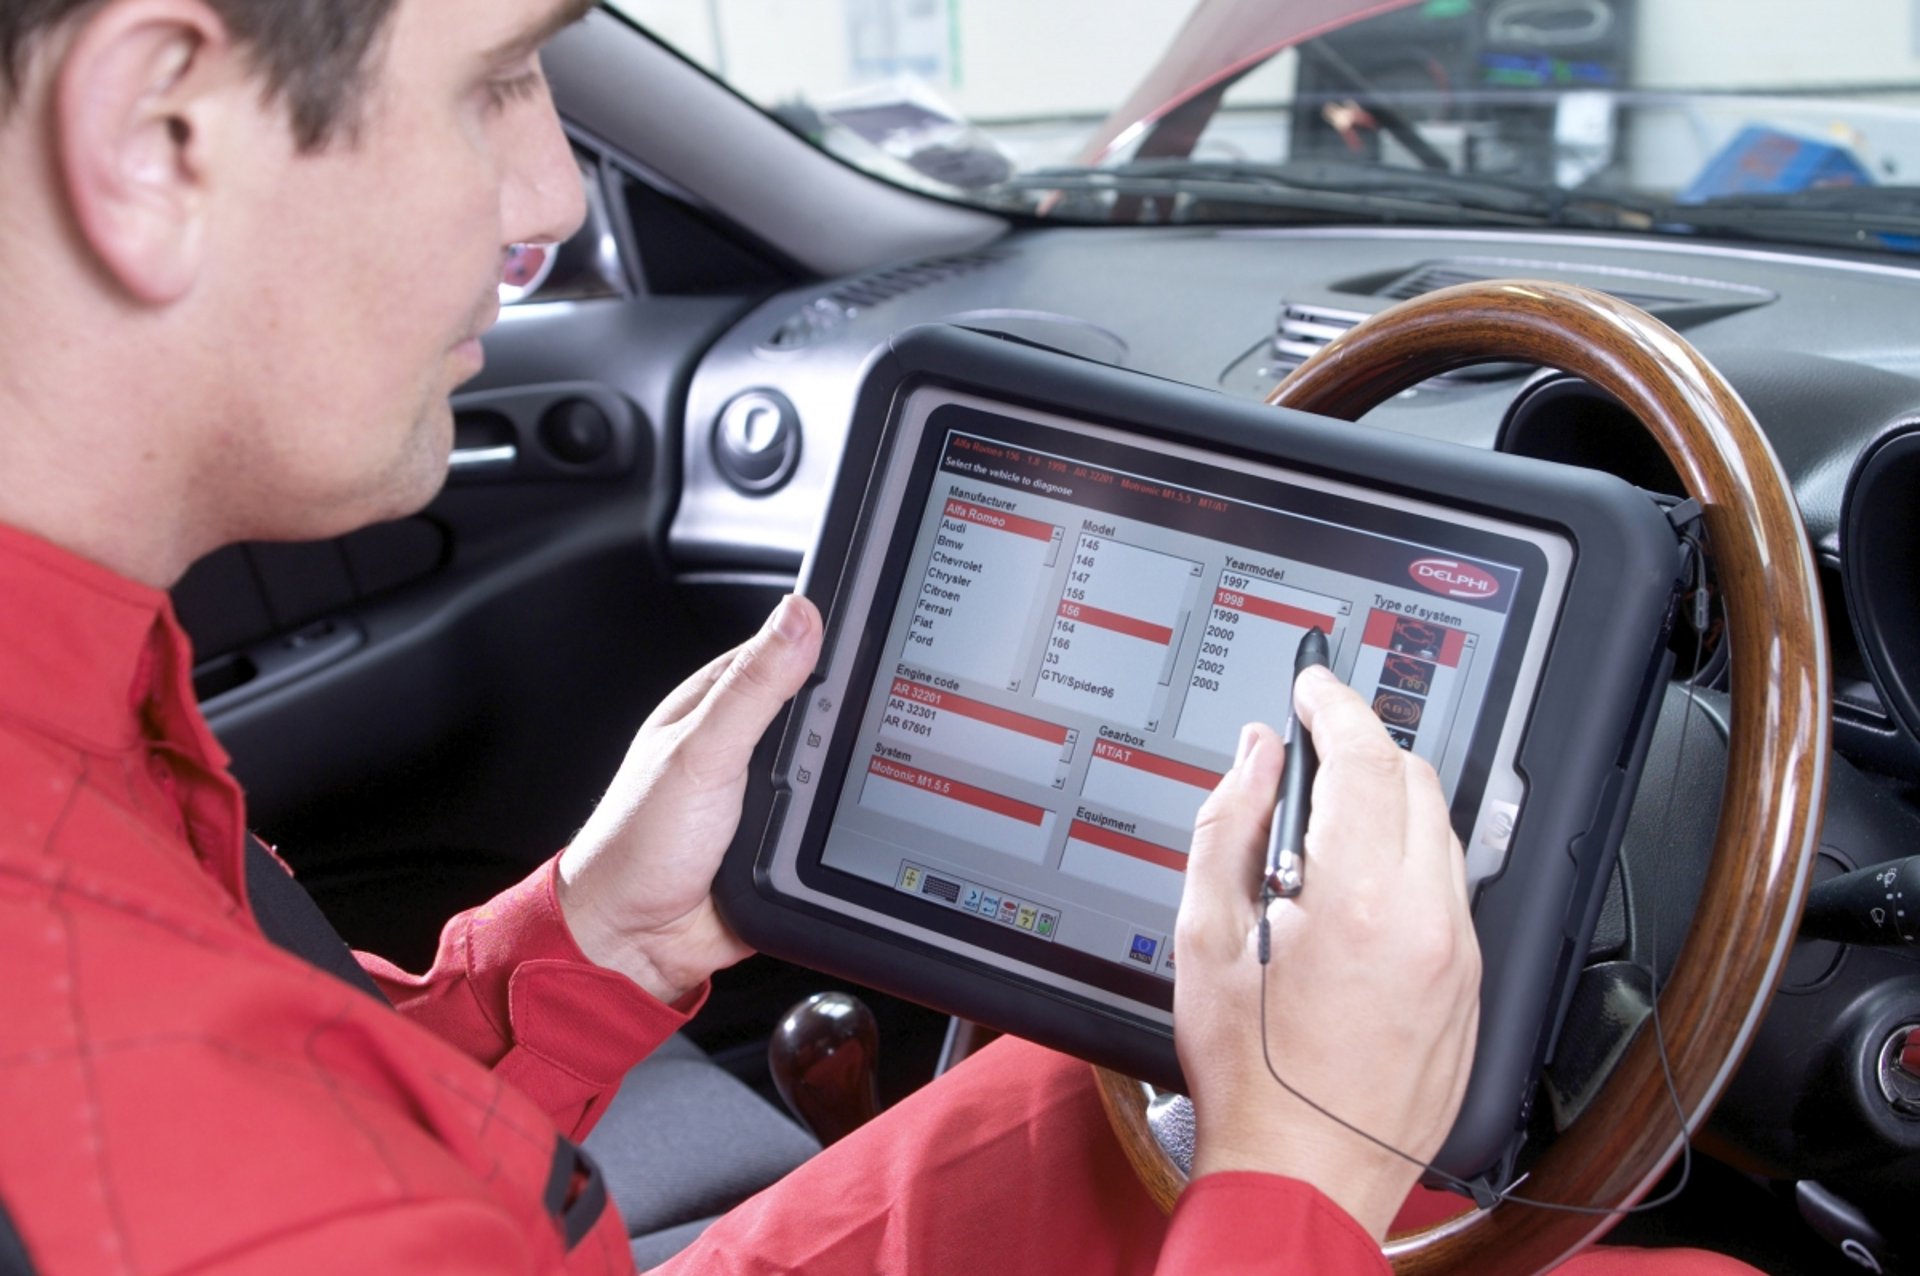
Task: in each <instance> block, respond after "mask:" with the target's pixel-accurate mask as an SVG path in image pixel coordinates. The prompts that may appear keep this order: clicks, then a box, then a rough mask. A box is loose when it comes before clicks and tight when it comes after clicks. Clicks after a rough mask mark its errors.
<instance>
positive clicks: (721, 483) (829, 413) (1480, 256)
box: [670, 228, 1920, 774]
mask: <svg viewBox="0 0 1920 1276" xmlns="http://www.w3.org/2000/svg"><path fill="white" fill-rule="evenodd" d="M1497 278H1545V279H1554V280H1561V281H1565V282H1569V283H1576V284H1582V285H1585V286H1587V287H1590V288H1595V289H1598V290H1601V291H1604V292H1608V293H1611V294H1613V295H1615V296H1618V297H1621V298H1622V299H1624V300H1627V301H1630V302H1632V303H1634V304H1636V305H1638V306H1640V307H1641V308H1642V309H1645V310H1648V311H1649V312H1651V313H1653V314H1654V315H1656V316H1657V317H1659V318H1661V319H1663V320H1664V321H1665V322H1666V323H1668V324H1669V325H1670V326H1672V327H1674V328H1675V329H1676V330H1678V331H1679V332H1680V333H1681V334H1682V335H1683V336H1685V337H1686V338H1687V339H1688V340H1689V341H1690V342H1692V343H1693V344H1694V345H1695V346H1696V347H1697V348H1698V349H1699V350H1700V351H1701V353H1702V354H1704V355H1705V356H1706V357H1707V358H1708V360H1709V361H1711V362H1712V363H1714V365H1715V366H1716V367H1718V368H1719V369H1720V370H1721V372H1722V373H1723V374H1724V375H1725V376H1726V377H1727V378H1728V380H1729V381H1730V382H1731V383H1732V385H1733V387H1734V388H1735V390H1736V391H1738V392H1739V393H1740V395H1741V396H1742V398H1743V399H1744V400H1745V401H1746V402H1747V404H1748V406H1749V407H1750V408H1751V409H1752V411H1753V413H1754V415H1755V417H1756V418H1757V419H1758V420H1759V422H1760V424H1761V426H1762V428H1763V429H1764V430H1765V431H1766V433H1767V435H1768V437H1769V439H1770V441H1771V442H1772V444H1773V447H1774V449H1775V450H1776V452H1778V453H1779V455H1780V457H1781V460H1782V462H1783V464H1784V465H1785V467H1786V469H1787V472H1788V474H1789V476H1790V478H1791V481H1792V483H1793V487H1794V491H1795V495H1796V496H1797V498H1798V500H1799V502H1800V507H1801V510H1802V513H1803V515H1804V517H1805V519H1806V522H1807V527H1808V532H1809V534H1810V536H1811V538H1812V542H1813V546H1814V549H1815V553H1816V556H1817V558H1818V560H1819V562H1820V565H1821V568H1822V573H1823V577H1824V578H1825V580H1826V582H1827V583H1828V585H1829V590H1828V593H1829V597H1828V604H1829V609H1828V620H1829V625H1830V627H1831V631H1832V639H1833V645H1834V658H1835V665H1836V668H1835V671H1834V672H1835V680H1834V687H1835V691H1836V696H1835V734H1836V740H1837V744H1838V747H1839V750H1840V752H1841V753H1842V754H1843V755H1846V756H1850V757H1853V758H1855V759H1856V760H1858V761H1861V762H1862V763H1864V764H1866V765H1868V766H1869V767H1872V768H1874V769H1877V770H1887V771H1893V772H1895V773H1906V774H1911V773H1912V772H1913V771H1914V770H1915V769H1920V751H1917V750H1916V749H1915V748H1914V745H1913V740H1912V733H1911V730H1910V728H1912V727H1914V726H1920V723H1916V722H1913V721H1912V720H1908V721H1906V722H1905V723H1904V724H1903V723H1902V722H1901V720H1900V706H1899V704H1898V702H1899V700H1900V696H1901V692H1900V688H1903V687H1904V686H1905V684H1906V682H1907V681H1908V680H1910V679H1913V678H1914V677H1915V675H1913V674H1906V673H1904V671H1905V670H1907V669H1909V668H1915V669H1920V647H1917V645H1920V635H1913V634H1906V633H1900V632H1892V633H1889V632H1882V629H1883V628H1885V626H1880V627H1867V628H1866V629H1865V631H1864V632H1862V631H1857V630H1856V627H1855V621H1854V617H1855V616H1856V615H1858V616H1863V617H1879V616H1882V615H1885V616H1889V617H1891V616H1897V615H1899V614H1901V613H1902V612H1903V610H1904V609H1906V608H1908V607H1909V606H1911V602H1910V600H1909V599H1908V597H1907V595H1913V596H1915V597H1916V598H1920V583H1916V582H1915V581H1914V580H1913V579H1912V578H1911V576H1910V574H1909V572H1908V571H1907V570H1906V565H1907V558H1906V546H1905V545H1901V546H1898V547H1895V546H1891V545H1882V544H1876V545H1872V546H1866V545H1863V546H1861V547H1859V550H1860V556H1861V558H1862V559H1863V560H1864V561H1863V562H1862V563H1860V564H1859V565H1858V566H1859V568H1860V570H1853V569H1854V567H1855V564H1853V563H1852V562H1851V561H1850V555H1849V553H1848V550H1849V549H1850V548H1853V547H1849V546H1846V545H1843V543H1842V542H1843V535H1842V529H1843V527H1844V525H1845V522H1846V519H1847V517H1848V516H1849V515H1852V516H1854V517H1864V518H1867V519H1868V520H1869V522H1870V523H1873V524H1876V525H1877V523H1878V522H1879V521H1886V520H1889V519H1891V520H1893V521H1895V522H1897V521H1898V519H1897V517H1896V516H1895V514H1894V511H1896V510H1898V509H1901V508H1905V507H1907V506H1910V505H1912V504H1913V503H1914V501H1915V498H1916V497H1920V469H1904V470H1902V471H1901V472H1898V473H1893V474H1890V475H1889V476H1888V477H1887V479H1886V480H1885V481H1882V482H1880V483H1877V484H1875V485H1873V487H1872V489H1871V490H1870V491H1866V492H1865V493H1864V494H1863V500H1870V503H1871V504H1872V505H1874V506H1876V507H1879V506H1884V507H1885V508H1884V509H1874V510H1869V509H1866V508H1864V506H1863V507H1861V508H1853V509H1850V508H1848V507H1847V504H1846V498H1847V495H1848V484H1849V480H1850V479H1851V478H1852V476H1853V473H1854V470H1855V469H1856V466H1857V465H1858V463H1859V462H1860V460H1861V458H1862V457H1863V455H1864V454H1866V453H1867V452H1868V451H1870V450H1871V449H1872V448H1873V446H1874V445H1875V444H1876V443H1884V441H1885V440H1886V439H1887V438H1888V437H1889V436H1894V435H1898V434H1899V433H1901V432H1903V431H1904V430H1906V429H1908V428H1911V427H1912V426H1914V425H1915V424H1916V423H1920V348H1916V347H1914V346H1912V345H1910V344H1905V343H1903V342H1902V341H1901V340H1900V335H1901V333H1902V332H1903V330H1904V329H1905V326H1906V325H1905V320H1906V316H1907V315H1908V314H1909V313H1910V312H1911V307H1912V306H1913V305H1914V303H1915V299H1916V297H1917V296H1920V268H1912V267H1907V266H1902V265H1897V264H1886V263H1881V262H1864V261H1860V260H1855V259H1848V258H1844V257H1840V256H1837V255H1824V256H1823V255H1817V254H1813V253H1804V252H1783V251H1779V250H1774V249H1758V248H1749V247H1729V246H1725V245H1716V244H1709V243H1702V242H1693V241H1687V240H1672V239H1651V238H1646V237H1639V238H1628V237H1602V236H1592V237H1576V236H1570V235H1565V234H1542V235H1535V236H1528V235H1522V234H1512V233H1497V232H1482V231H1442V230H1414V229H1399V228H1355V229H1329V228H1312V229H1238V228H1228V229H1189V228H1167V229H1151V228H1149V229H1106V228H1101V229H1092V228H1088V229H1034V230H1027V231H1016V232H1015V233H1013V234H1011V235H1009V236H1007V237H1006V238H1005V239H1003V240H1001V241H999V242H998V243H996V244H993V245H991V246H988V247H986V248H982V249H978V250H974V251H971V252H965V253H959V254H952V255H948V256H945V257H939V258H935V259H932V260H928V261H923V262H913V263H907V264H905V265H902V266H896V267H891V268H887V269H884V270H880V271H875V272H872V273H871V274H868V275H863V276H856V277H854V278H852V279H847V280H839V281H831V282H827V283H823V284H820V285H815V286H811V287H807V288H803V289H798V290H793V291H788V292H783V293H780V294H779V295H777V296H775V297H773V298H772V299H770V300H768V301H766V302H765V303H763V304H761V305H760V306H758V307H757V308H755V309H754V310H752V311H751V312H750V313H749V314H747V315H746V316H745V318H743V319H742V320H740V321H739V322H738V323H736V324H735V325H734V326H733V327H732V328H731V329H730V330H729V331H728V332H727V333H726V334H725V335H724V336H722V337H721V338H720V339H719V341H717V342H716V343H715V344H714V345H713V347H712V349H711V350H710V351H709V352H708V354H707V355H706V357H705V358H704V359H703V360H702V361H701V363H700V365H699V367H698V369H697V370H696V372H695V374H694V376H693V379H692V383H691V385H690V387H689V390H688V395H687V401H686V411H685V415H684V420H683V430H684V436H683V439H682V445H683V451H682V455H683V458H684V475H683V481H684V488H683V490H682V493H681V499H680V503H679V506H678V510H677V512H676V514H675V517H674V519H673V522H672V525H671V529H670V547H671V552H672V555H673V557H674V560H675V562H676V563H677V564H678V565H679V566H680V567H681V568H682V569H684V570H689V571H695V572H701V571H712V570H716V569H729V568H731V569H739V568H756V569H761V570H774V571H781V570H787V571H791V570H793V569H796V568H797V567H798V564H799V562H800V559H801V556H802V555H803V554H804V553H805V551H806V549H807V547H808V546H809V545H810V544H811V543H812V540H813V535H814V530H815V525H816V521H817V519H818V516H819V511H820V509H821V506H822V504H823V502H824V500H825V496H826V492H827V490H828V486H829V484H830V483H831V481H832V479H833V476H834V474H835V473H836V471H837V467H838V465H839V462H840V456H841V450H842V442H843V439H844V432H845V429H846V423H847V418H848V414H849V412H850V411H851V408H852V404H853V396H854V393H855V390H856V387H857V385H858V383H859V379H860V370H861V368H862V365H863V364H864V363H865V361H866V360H867V359H868V357H869V356H870V355H871V354H872V352H873V351H874V350H875V349H876V347H878V346H879V345H880V344H881V343H883V342H884V341H885V340H886V339H887V337H888V336H890V335H891V334H893V333H895V332H898V331H900V330H902V329H904V328H906V327H909V326H912V325H914V324H920V323H954V324H961V325H965V326H968V327H973V328H979V329H982V330H986V331H992V332H999V333H1004V334H1006V335H1008V336H1011V337H1014V338H1017V339H1021V340H1025V341H1030V342H1033V343H1035V344H1038V345H1043V346H1048V347H1052V348H1055V349H1058V350H1061V351H1063V352H1066V353H1068V354H1071V355H1075V356H1077V357H1081V358H1087V359H1094V360H1098V361H1101V362H1104V363H1109V364H1114V365H1117V366H1121V367H1126V368H1130V369H1132V370H1134V371H1137V372H1140V373H1144V374H1146V375H1149V376H1155V377H1163V378H1168V379H1171V380H1174V381H1179V382H1183V383H1186V384H1190V385H1196V386H1203V387H1209V388H1213V389H1217V390H1218V391H1219V392H1220V393H1223V394H1228V395H1235V396H1242V397H1247V398H1264V397H1265V396H1266V394H1267V393H1268V392H1270V391H1271V390H1272V389H1273V388H1274V386H1275V385H1277V384H1278V382H1279V380H1280V379H1281V378H1282V377H1283V376H1285V374H1286V373H1287V372H1289V371H1291V370H1292V368H1293V367H1295V366H1297V365H1298V363H1299V361H1300V360H1301V359H1302V358H1303V357H1304V356H1305V355H1306V354H1308V353H1310V352H1311V351H1312V350H1313V349H1314V348H1316V347H1317V346H1319V345H1324V344H1325V343H1326V342H1327V341H1328V340H1329V339H1331V337H1332V336H1334V335H1336V334H1337V333H1338V332H1339V331H1341V330H1343V329H1344V328H1346V327H1350V326H1351V325H1352V324H1353V323H1355V322H1357V321H1358V320H1359V319H1360V318H1362V317H1364V316H1365V315H1368V314H1371V313H1373V312H1375V311H1378V310H1383V309H1385V308H1386V307H1388V306H1389V305H1391V304H1393V302H1394V301H1396V300H1400V299H1404V298H1406V297H1411V296H1416V295H1419V294H1421V293H1423V292H1427V291H1431V290H1433V289H1435V288H1439V287H1444V286H1447V285H1448V284H1453V283H1459V282H1465V281H1468V280H1473V279H1497ZM1552 379H1553V374H1552V373H1551V372H1550V371H1546V370H1541V369H1534V368H1525V367H1518V366H1515V365H1511V364H1499V365H1491V366H1488V367H1485V368H1480V369H1469V370H1466V371H1465V372H1462V373H1458V374H1453V375H1451V376H1448V377H1444V378H1438V379H1436V380H1434V381H1430V382H1428V383H1426V384H1425V385H1422V386H1420V387H1418V388H1416V389H1413V390H1410V391H1407V392H1405V393H1403V394H1401V395H1400V396H1398V397H1397V398H1395V399H1394V400H1393V401H1391V402H1389V403H1387V404H1385V405H1383V406H1382V407H1380V408H1379V409H1377V410H1376V411H1374V412H1373V413H1371V414H1369V415H1368V416H1367V418H1366V420H1365V422H1364V424H1363V425H1362V426H1360V427H1358V428H1377V429H1386V430H1393V431H1397V432H1400V433H1405V434H1413V435H1420V436H1424V437H1428V438H1434V439H1443V440H1448V441H1451V442H1455V443H1460V444H1464V445H1467V446H1473V447H1503V448H1507V449H1509V450H1514V451H1521V452H1527V453H1530V454H1533V455H1537V456H1542V457H1545V458H1548V459H1554V460H1564V461H1569V462H1573V463H1585V464H1592V465H1597V466H1599V467H1601V468H1609V469H1613V470H1615V471H1616V472H1619V473H1620V474H1621V476H1622V477H1624V478H1627V479H1628V480H1630V481H1633V482H1635V483H1638V484H1640V485H1642V486H1646V487H1650V488H1655V489H1658V488H1671V487H1673V486H1674V485H1675V483H1676V480H1675V479H1674V477H1673V474H1672V471H1671V470H1670V469H1669V468H1666V467H1665V466H1664V463H1663V462H1662V461H1661V459H1660V458H1659V457H1658V456H1657V454H1655V453H1653V452H1652V451H1651V450H1650V445H1648V444H1646V443H1645V442H1644V441H1643V440H1642V439H1641V437H1640V436H1639V434H1638V432H1637V428H1636V427H1635V426H1634V425H1633V423H1632V422H1631V421H1630V420H1629V419H1627V418H1626V417H1625V414H1624V413H1623V412H1621V411H1620V409H1618V408H1617V407H1616V406H1614V405H1613V404H1611V403H1610V402H1607V401H1604V400H1602V399H1601V397H1600V396H1599V394H1598V393H1597V392H1592V391H1585V392H1581V391H1577V390H1572V388H1570V387H1569V388H1564V389H1560V390H1558V392H1556V393H1553V394H1547V395H1543V394H1542V393H1541V391H1542V389H1543V388H1546V384H1547V383H1548V382H1550V381H1551V380H1552ZM756 411H758V412H759V413H760V416H759V417H758V418H756ZM730 413H731V416H730V415H729V414H730ZM743 418H745V420H744V421H743ZM756 419H758V420H759V422H760V423H759V424H755V421H756ZM767 450H772V451H775V452H777V453H779V455H778V456H777V457H767V458H764V459H761V458H757V453H759V452H762V451H767ZM743 464H744V466H745V467H746V472H745V473H743V472H742V471H741V469H740V468H739V467H740V466H742V465H743ZM756 464H757V466H758V468H755V467H756ZM769 467H772V468H771V469H770V468H769ZM1855 595H1858V597H1856V596H1855ZM1876 679H1878V681H1876ZM1889 689H1890V690H1891V694H1889V693H1888V692H1889ZM1889 701H1893V702H1894V703H1893V704H1890V703H1889ZM1903 726H1904V727H1906V728H1909V729H1907V730H1903Z"/></svg>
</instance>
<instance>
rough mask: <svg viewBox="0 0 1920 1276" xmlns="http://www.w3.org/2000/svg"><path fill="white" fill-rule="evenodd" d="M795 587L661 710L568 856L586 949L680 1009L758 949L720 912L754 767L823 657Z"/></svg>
mask: <svg viewBox="0 0 1920 1276" xmlns="http://www.w3.org/2000/svg"><path fill="white" fill-rule="evenodd" d="M820 634H821V622H820V613H819V612H818V611H816V610H815V609H814V606H813V604H812V603H810V602H808V601H807V600H806V599H804V598H800V597H798V596H795V597H792V598H788V599H786V600H785V601H783V602H782V603H781V604H780V606H779V607H778V608H776V609H775V610H774V613H773V615H772V616H770V617H769V618H768V619H767V623H766V625H765V626H764V627H762V629H761V630H760V632H759V633H758V634H755V635H754V636H753V638H752V639H750V640H749V641H748V642H747V643H746V644H745V645H744V646H741V647H738V648H736V649H735V650H733V651H730V652H728V653H727V654H726V655H724V656H721V657H720V658H718V659H717V660H715V661H714V662H713V663H712V664H709V665H708V666H707V667H706V668H704V669H702V670H701V671H700V672H699V673H697V674H695V675H694V676H693V677H691V678H689V679H688V680H687V681H686V682H684V683H682V684H681V685H680V686H679V688H678V689H676V690H675V691H674V692H673V693H672V694H671V695H669V696H668V697H667V698H666V699H665V700H664V701H662V702H661V704H660V707H659V708H657V709H655V710H654V711H653V716H652V717H650V718H648V719H647V721H646V724H645V725H644V726H642V727H641V728H640V734H639V736H638V737H637V738H636V739H635V740H634V742H633V747H632V748H631V749H630V750H628V752H627V759H626V761H625V762H624V763H622V764H621V767H620V773H619V774H618V775H617V776H615V777H614V781H613V786H612V788H610V789H609V790H608V791H607V795H606V797H604V798H603V799H601V802H600V806H599V808H598V809H597V810H595V811H594V813H593V817H592V818H591V819H590V820H588V821H587V826H586V827H585V828H584V829H582V830H581V831H580V835H579V836H578V837H576V838H575V839H574V841H573V845H572V846H570V847H568V848H567V850H566V852H565V853H564V854H563V855H562V856H561V857H560V909H561V912H562V914H563V915H564V916H565V917H566V921H567V927H568V929H569V930H571V931H572V932H573V937H574V939H575V941H576V942H578V943H579V945H580V948H581V951H583V952H585V953H586V955H587V957H588V958H589V959H591V960H592V961H593V962H594V963H595V964H596V965H600V966H605V967H607V968H609V969H612V970H618V971H621V972H622V973H624V974H626V975H627V976H628V977H629V978H631V979H632V980H633V981H634V982H635V983H637V984H639V985H640V986H641V987H642V988H645V989H646V990H647V991H648V992H650V993H652V994H653V995H654V996H655V997H658V998H659V999H660V1000H661V1001H664V1002H667V1003H669V1004H671V1003H674V1002H677V1001H679V1000H681V999H682V998H683V997H685V996H687V995H688V994H689V993H691V992H693V991H694V990H695V989H697V988H698V987H699V986H700V985H701V984H703V983H705V982H706V980H707V977H708V976H710V975H711V974H712V973H713V972H714V971H716V970H720V969H722V968H724V967H726V966H731V965H732V964H733V963H735V962H737V961H739V960H740V959H741V958H743V957H745V956H747V955H748V954H749V953H750V952H751V951H752V950H751V949H750V948H748V947H747V946H746V945H745V944H743V943H741V942H740V939H739V937H738V936H736V935H735V934H734V933H733V932H732V931H731V930H729V929H728V928H727V925H726V923H725V922H723V921H721V920H720V915H719V913H718V912H716V911H715V910H714V907H713V897H712V888H713V876H714V873H715V872H717V871H718V870H719V867H720V859H721V857H722V856H723V855H724V854H725V853H726V849H727V846H728V844H729V843H730V842H731V841H732V840H733V834H734V830H735V829H736V828H738V827H739V824H740V804H741V802H742V800H743V798H744V797H745V794H746V789H747V765H748V763H749V761H750V760H751V759H752V757H753V749H754V746H755V745H756V744H757V743H759V740H760V737H761V736H762V735H763V734H764V733H765V732H766V729H767V727H768V725H769V724H770V723H772V721H773V719H774V717H775V715H777V714H778V713H779V712H780V709H781V706H783V705H785V704H786V702H787V701H788V700H789V699H791V698H792V697H793V695H794V693H795V692H797V691H799V689H800V687H801V684H803V683H804V682H805V681H806V679H807V675H808V674H809V673H811V672H812V671H813V667H814V664H815V662H816V661H817V660H818V659H819V655H820Z"/></svg>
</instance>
